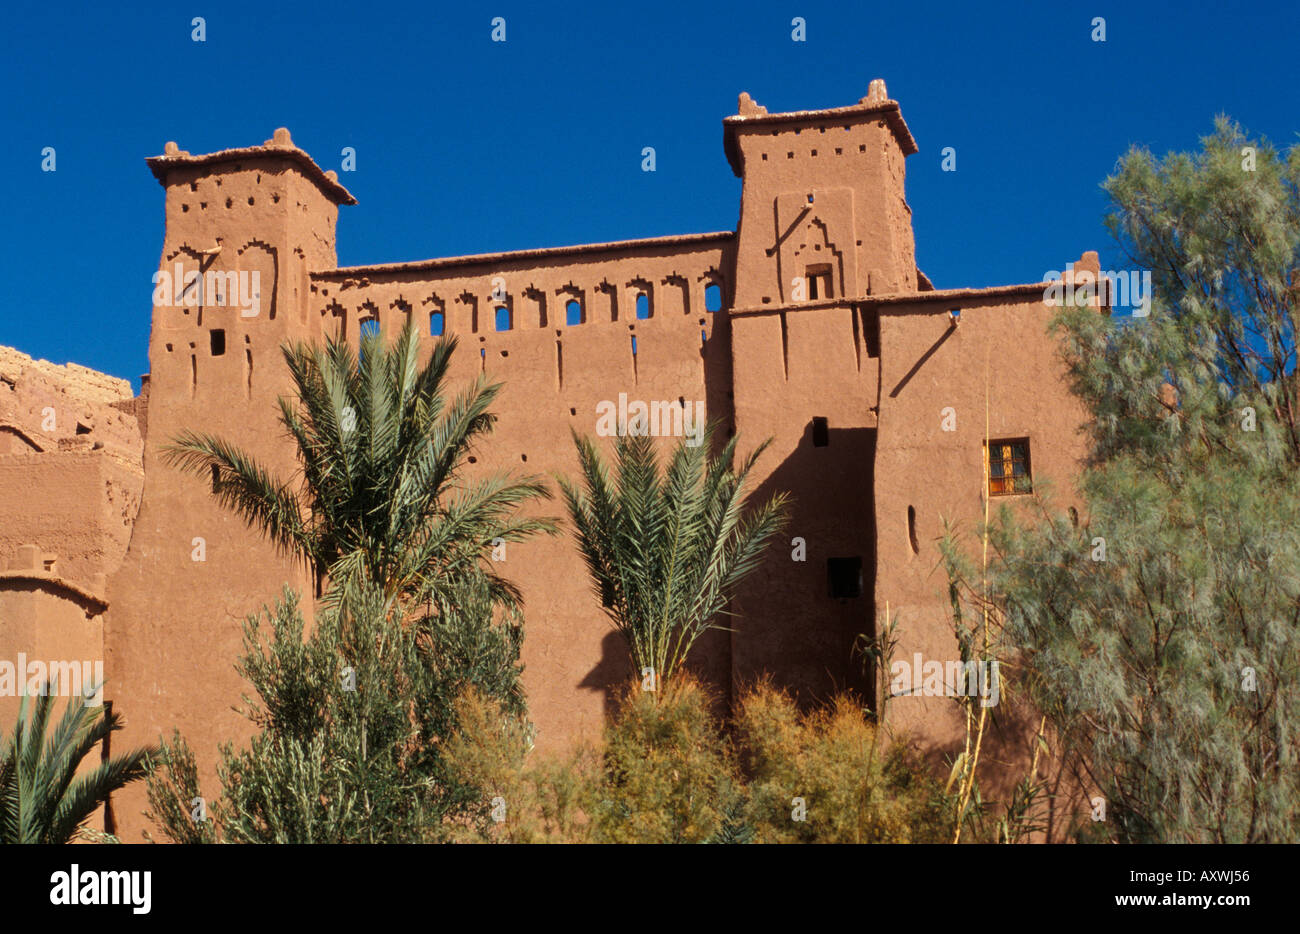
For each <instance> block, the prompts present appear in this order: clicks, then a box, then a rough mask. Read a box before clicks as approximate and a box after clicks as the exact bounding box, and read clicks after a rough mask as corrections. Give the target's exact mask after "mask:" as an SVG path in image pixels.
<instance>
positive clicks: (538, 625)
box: [312, 233, 734, 750]
mask: <svg viewBox="0 0 1300 934" xmlns="http://www.w3.org/2000/svg"><path fill="white" fill-rule="evenodd" d="M733 246H734V238H733V236H732V235H731V234H728V233H722V234H704V235H694V236H689V237H679V238H678V237H673V238H661V239H656V240H649V241H627V242H624V243H621V244H608V245H595V246H589V247H581V248H574V249H555V250H538V251H525V252H522V253H507V254H499V255H495V256H488V257H477V258H475V257H470V258H464V259H458V260H450V261H434V262H432V263H412V264H403V265H397V266H390V267H357V268H350V269H340V270H328V271H322V272H319V273H315V274H313V276H312V291H313V300H314V302H315V305H314V311H313V314H312V318H313V320H319V321H321V322H322V330H323V331H325V332H326V333H330V334H334V333H339V329H341V330H342V333H344V334H346V336H347V338H348V339H349V340H350V341H353V342H355V341H356V340H357V339H358V335H359V333H360V327H359V322H360V321H361V320H364V319H366V318H372V319H376V320H378V321H379V322H380V326H381V327H382V328H383V330H384V333H385V334H386V335H387V336H389V337H391V336H392V335H393V334H395V333H396V331H397V330H398V328H400V327H401V326H402V325H403V324H405V322H406V320H407V319H408V316H409V317H413V318H414V320H415V321H416V322H417V325H418V326H419V328H420V329H421V331H422V332H423V333H424V334H425V335H426V337H425V346H424V348H423V349H424V351H425V352H426V353H428V352H430V351H431V350H432V346H433V343H434V341H435V340H436V338H433V337H430V336H428V331H429V318H430V315H431V314H440V315H443V316H444V317H443V321H444V326H445V330H446V333H448V334H455V335H456V337H457V338H458V340H459V342H460V344H459V349H458V350H457V353H456V354H455V356H453V358H452V366H451V372H450V374H449V379H450V381H451V383H450V384H451V385H452V386H455V387H457V388H458V391H459V389H460V388H462V387H465V386H467V385H468V384H469V383H470V382H471V381H472V380H473V379H475V378H476V377H477V376H478V375H479V374H480V373H483V374H485V375H486V377H487V378H488V380H490V381H491V382H495V383H502V384H503V385H502V389H501V393H500V395H498V397H497V401H496V403H495V404H494V405H493V412H494V413H495V414H496V415H497V423H496V426H495V428H494V429H493V431H492V433H491V435H490V436H489V438H488V439H487V442H486V444H485V445H483V447H482V449H481V450H478V451H476V452H475V453H474V455H473V460H474V462H473V463H471V464H469V465H467V467H468V469H467V471H466V475H465V476H466V479H467V480H469V481H473V480H475V479H477V478H479V477H486V476H488V475H490V474H497V473H501V472H511V473H514V474H516V475H520V474H538V475H540V476H541V477H542V478H543V479H545V480H546V481H547V483H548V484H549V485H550V487H551V488H552V490H554V492H555V493H556V498H555V499H553V500H551V501H543V502H540V503H537V504H534V505H532V506H531V507H529V508H528V509H527V510H526V511H527V512H528V513H530V514H533V515H549V516H553V517H557V518H561V517H563V516H564V515H565V511H564V506H563V502H562V500H560V499H559V489H558V486H557V484H556V483H555V477H556V476H557V475H558V476H566V477H576V476H577V475H578V460H577V455H576V452H575V448H574V444H573V441H572V439H571V435H570V432H571V431H576V432H577V433H579V434H582V435H587V436H591V437H596V432H597V425H596V423H597V405H598V404H599V403H601V402H602V401H609V402H612V403H614V404H615V405H617V403H618V400H619V396H620V394H625V395H626V397H627V398H628V400H629V401H631V400H642V401H645V402H650V401H662V402H671V403H673V404H674V405H676V404H677V403H678V402H679V401H680V400H685V401H686V402H688V403H690V406H691V409H690V410H691V412H692V414H694V413H695V410H696V408H697V407H698V406H699V405H700V404H701V403H702V404H703V405H704V407H705V412H706V417H707V418H709V419H718V420H720V422H721V424H722V432H723V434H724V436H725V433H726V431H727V429H728V428H729V425H730V421H731V400H730V388H731V374H730V364H731V357H730V352H729V344H728V340H727V330H726V317H725V315H723V314H720V313H713V312H709V311H706V310H705V289H706V288H707V287H708V286H710V285H717V286H719V287H720V288H721V291H722V296H723V301H724V302H725V297H726V295H727V293H728V292H729V289H730V282H729V279H728V277H727V275H726V274H725V272H724V271H726V270H730V269H731V268H732V266H733V261H732V251H733ZM498 277H499V281H494V280H496V279H498ZM498 287H500V289H503V290H504V291H498V292H497V293H496V298H495V299H494V297H493V290H494V288H498ZM643 293H644V294H646V295H647V298H648V312H649V315H650V316H649V317H648V318H644V319H641V318H638V317H637V312H636V297H637V295H638V294H643ZM570 300H576V301H578V302H579V303H580V306H581V308H582V310H583V317H584V320H583V321H582V323H580V324H574V325H568V324H567V323H566V307H565V306H566V305H567V303H568V302H569V301H570ZM498 306H499V307H505V308H508V309H509V310H510V312H511V322H510V323H511V325H512V327H511V328H510V329H509V330H502V331H498V330H496V320H495V311H494V309H495V308H496V307H498ZM634 340H635V344H634V343H633V342H634ZM634 348H635V351H634ZM597 440H599V441H600V442H601V443H602V446H603V447H604V448H605V450H606V451H608V445H609V442H610V440H612V439H601V438H598V439H597ZM674 441H675V439H665V440H664V442H663V446H664V448H665V450H666V449H667V447H668V445H670V444H671V443H673V442H674ZM501 570H503V571H504V572H505V573H506V574H507V575H508V576H509V577H510V579H511V580H513V581H514V582H515V583H516V585H517V586H518V587H519V588H520V590H521V592H522V594H523V597H524V602H525V622H526V626H525V636H524V647H523V662H524V666H525V667H524V687H525V689H526V691H527V693H528V699H529V713H530V716H531V718H532V719H533V721H534V723H535V724H536V725H537V730H538V734H537V744H538V747H539V748H540V749H542V750H559V749H562V748H565V747H566V746H567V745H568V744H570V743H571V742H573V741H574V740H575V739H578V738H583V737H585V738H594V737H595V736H597V735H599V730H600V728H601V725H602V723H603V721H604V714H605V711H606V709H607V705H608V704H609V703H611V702H612V700H613V697H612V693H611V689H612V688H614V687H615V686H617V685H619V684H621V682H622V680H623V678H625V677H626V676H627V675H628V674H629V673H630V667H629V666H628V664H627V661H626V658H625V656H626V652H625V650H624V648H623V646H622V644H621V642H620V641H619V639H618V637H617V635H615V634H614V633H613V632H612V630H611V627H610V623H609V620H608V618H607V617H606V616H605V615H604V612H603V611H602V609H601V606H600V603H599V601H598V600H597V599H595V598H594V597H593V596H592V591H591V583H590V580H589V578H588V575H587V571H586V568H585V566H584V564H583V561H582V558H581V555H580V554H579V553H578V551H577V548H576V546H575V545H574V543H573V540H572V535H571V533H570V532H569V530H568V528H567V522H566V523H565V530H564V532H563V533H562V534H561V535H560V536H558V537H537V538H534V539H533V540H531V541H529V542H525V543H520V544H510V545H508V546H507V547H506V558H505V562H504V564H503V567H502V568H501ZM701 649H702V651H701V652H699V653H697V654H696V657H695V658H694V660H693V663H694V665H695V667H696V669H697V670H698V671H700V672H701V673H702V674H703V675H704V676H705V677H707V678H708V679H709V680H711V681H712V682H713V683H715V684H726V682H727V672H728V669H729V665H730V658H729V656H728V644H727V640H726V639H725V638H720V637H715V638H711V639H707V640H705V641H704V643H703V644H702V646H701Z"/></svg>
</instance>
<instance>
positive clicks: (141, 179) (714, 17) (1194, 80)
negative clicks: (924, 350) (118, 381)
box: [0, 0, 1300, 386]
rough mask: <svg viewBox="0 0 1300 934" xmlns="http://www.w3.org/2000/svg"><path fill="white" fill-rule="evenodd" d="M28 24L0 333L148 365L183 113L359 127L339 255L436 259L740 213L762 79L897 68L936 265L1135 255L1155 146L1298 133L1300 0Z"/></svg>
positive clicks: (778, 85)
mask: <svg viewBox="0 0 1300 934" xmlns="http://www.w3.org/2000/svg"><path fill="white" fill-rule="evenodd" d="M66 6H68V7H71V5H66ZM77 6H80V5H79V4H78V5H77ZM846 6H847V7H848V8H845V7H846ZM268 7H274V9H273V10H271V11H270V12H268V9H267V8H268ZM194 16H203V17H204V18H205V20H206V41H205V42H202V43H198V42H194V41H192V39H191V29H192V27H191V25H190V21H191V19H192V18H193V17H194ZM495 16H502V17H504V18H505V20H506V42H504V43H494V42H492V41H491V35H490V34H491V20H492V18H493V17H495ZM796 16H797V17H802V18H803V19H804V20H805V22H806V36H807V39H806V41H805V42H794V41H792V40H791V30H792V27H791V20H792V19H793V18H794V17H796ZM1097 16H1101V17H1104V18H1105V20H1106V41H1105V42H1094V41H1092V40H1091V35H1090V34H1091V32H1092V26H1091V23H1092V20H1093V18H1094V17H1097ZM3 30H4V33H5V45H6V48H5V50H4V54H3V55H0V82H2V84H3V90H4V93H3V95H0V125H3V127H4V129H5V134H4V138H5V144H4V145H3V146H0V169H2V170H3V176H0V177H3V178H5V179H6V180H8V182H9V189H8V191H7V192H5V198H4V206H3V209H0V210H3V220H4V223H3V224H2V225H0V272H2V273H3V275H4V281H5V282H6V286H7V288H6V292H7V299H8V308H7V309H5V310H4V311H3V312H2V313H0V344H6V345H10V346H16V347H18V348H19V349H20V350H23V351H24V352H26V353H29V354H32V355H33V356H37V357H43V358H46V359H50V360H54V361H55V362H59V363H62V362H65V361H68V360H72V361H76V362H78V363H81V364H84V365H86V366H91V367H94V368H95V369H99V370H103V371H106V372H109V373H113V374H115V375H118V376H122V377H126V378H130V379H132V380H133V382H135V383H136V385H137V386H138V377H139V375H140V374H141V373H142V372H143V371H145V370H146V369H147V366H148V356H147V347H148V331H149V314H150V308H149V300H150V293H151V285H150V281H149V277H150V276H151V274H152V273H153V272H154V270H155V269H156V268H157V264H158V257H159V251H160V249H161V243H162V233H163V231H162V201H163V192H162V189H161V187H159V185H158V183H157V182H156V181H155V180H154V179H153V177H152V176H151V175H150V173H149V171H148V169H147V168H146V167H145V165H144V161H143V160H144V157H146V156H150V155H155V154H158V153H160V152H161V151H162V148H163V143H164V142H165V141H166V140H170V139H174V140H176V141H177V142H178V143H179V144H180V146H181V148H183V149H188V150H190V151H191V152H194V153H199V152H208V151H211V150H215V149H223V148H226V147H230V146H243V145H249V144H255V143H260V142H261V141H262V140H264V139H266V138H268V137H269V136H270V135H271V132H272V130H273V129H274V128H275V127H277V126H287V127H289V129H290V130H291V131H292V133H293V138H294V141H295V142H296V143H297V144H298V145H299V146H301V147H303V148H304V149H306V150H307V151H308V152H309V153H311V155H312V156H313V157H314V158H315V159H316V160H317V161H318V162H319V163H320V164H321V165H322V166H323V167H325V168H327V169H328V168H334V169H338V168H339V167H340V163H341V156H340V151H341V150H342V149H343V147H345V146H352V147H354V148H355V149H356V152H357V160H356V161H357V165H356V171H355V172H351V173H345V174H343V175H342V176H341V179H342V181H343V182H344V183H345V184H346V185H347V186H348V187H349V188H350V189H351V190H352V192H353V193H354V194H355V195H356V196H357V197H358V199H359V201H360V204H359V205H357V206H355V207H350V208H344V209H342V211H341V217H340V223H339V236H338V249H339V260H340V263H342V264H345V265H355V264H361V263H372V262H386V261H397V260H414V259H425V258H429V257H434V256H445V255H456V254H462V253H476V252H486V251H495V250H511V249H525V248H529V247H537V246H559V245H563V244H570V243H584V242H595V241H603V240H616V239H627V238H634V237H650V236H659V235H665V234H675V233H689V232H699V231H710V230H727V229H734V228H735V225H736V219H737V214H738V208H739V197H740V181H739V179H736V178H735V177H734V176H732V174H731V170H730V168H729V167H728V165H727V162H726V158H725V156H724V155H723V151H722V127H721V120H722V118H723V117H724V116H726V115H728V114H731V113H734V112H735V109H736V97H737V95H738V93H739V92H740V91H748V92H750V94H752V95H753V96H754V98H755V99H756V100H757V101H758V102H759V103H761V104H763V105H764V106H766V107H767V108H768V110H769V111H773V112H776V111H779V110H799V109H808V108H819V107H835V106H842V105H845V104H851V103H854V102H856V101H857V100H858V98H860V97H862V96H864V95H865V94H866V92H867V85H868V83H869V82H870V80H871V79H872V78H876V77H882V78H884V79H885V80H886V82H887V84H888V88H889V92H890V96H891V97H893V98H895V99H896V100H898V101H899V102H900V103H901V104H902V108H903V115H904V117H905V118H906V119H907V121H908V123H909V125H910V126H911V128H912V132H913V134H914V135H915V136H916V139H917V142H918V143H919V145H920V152H919V153H918V154H917V155H915V156H912V157H911V158H909V159H908V162H907V194H908V201H909V202H910V204H911V206H912V212H913V219H914V222H915V230H916V239H917V257H918V262H919V264H920V266H921V268H922V269H923V270H925V272H926V273H927V274H928V275H929V276H930V278H931V279H932V280H933V281H934V283H935V284H936V285H937V286H938V287H941V288H944V287H951V286H967V285H969V286H983V285H996V284H999V283H1009V282H1023V281H1032V280H1035V279H1037V278H1039V277H1040V276H1042V275H1043V273H1045V272H1046V271H1047V270H1049V269H1059V268H1061V267H1062V265H1063V264H1064V263H1065V262H1067V261H1069V260H1072V259H1074V258H1076V257H1077V256H1078V255H1079V253H1080V252H1081V251H1082V250H1084V249H1097V250H1100V251H1101V253H1102V258H1103V261H1105V260H1106V259H1107V258H1108V257H1115V250H1114V247H1113V245H1112V243H1111V242H1110V240H1109V237H1108V235H1107V234H1106V232H1105V230H1104V229H1103V227H1102V222H1101V221H1102V217H1103V214H1104V211H1105V206H1106V205H1105V199H1104V196H1103V194H1102V193H1101V191H1100V189H1099V187H1098V185H1099V183H1100V182H1101V181H1102V179H1103V178H1105V176H1106V175H1107V174H1108V173H1109V172H1110V170H1111V169H1112V168H1113V166H1114V164H1115V160H1116V158H1117V157H1118V156H1119V155H1120V154H1121V153H1123V152H1124V151H1125V150H1126V149H1127V147H1128V146H1129V145H1131V144H1135V143H1137V144H1142V145H1146V146H1149V147H1150V148H1151V149H1153V150H1154V151H1156V152H1158V153H1163V152H1166V151H1168V150H1171V149H1190V148H1194V147H1195V146H1196V145H1197V140H1198V139H1199V137H1201V136H1202V135H1205V134H1207V133H1208V132H1209V131H1210V129H1211V127H1212V121H1213V118H1214V115H1215V114H1216V113H1220V112H1225V113H1228V114H1229V115H1231V116H1232V117H1234V118H1235V119H1237V120H1238V121H1240V122H1241V123H1242V124H1243V125H1244V126H1245V127H1246V129H1247V130H1248V131H1249V132H1250V133H1252V134H1255V135H1257V136H1266V137H1268V138H1269V139H1270V140H1272V142H1274V143H1275V144H1278V145H1281V146H1290V145H1291V144H1292V143H1293V142H1294V141H1295V139H1296V135H1295V134H1296V130H1297V129H1300V127H1298V126H1297V124H1298V123H1300V119H1298V117H1300V106H1298V105H1300V82H1297V80H1296V79H1297V66H1296V58H1295V50H1294V42H1295V36H1296V35H1297V34H1298V33H1300V5H1296V4H1293V3H1284V4H1281V3H1279V4H1270V3H1250V4H1238V5H1228V4H1208V3H1178V4H1170V3H1163V4H1149V3H1135V2H1125V3H1111V2H1097V0H1093V2H1083V3H1074V2H1063V3H1006V4H997V3H985V2H981V3H978V4H976V3H970V2H952V3H934V4H925V3H912V2H901V3H874V2H870V3H869V2H864V3H854V4H849V5H845V4H842V3H820V2H817V3H815V2H807V0H782V2H777V3H772V2H750V3H740V4H719V5H706V4H702V3H691V4H674V3H644V2H643V3H631V4H621V3H615V4H608V5H605V4H547V5H540V4H519V3H499V2H493V3H476V2H466V3H458V4H456V5H454V6H442V5H437V4H427V3H426V4H419V3H410V4H383V3H380V2H368V3H355V2H350V3H332V2H320V3H313V4H303V5H301V6H298V5H293V4H280V3H277V4H266V3H229V2H210V0H197V2H193V3H189V4H185V5H184V6H183V7H178V6H176V5H175V4H144V3H136V4H127V5H126V8H125V9H112V8H110V6H109V5H95V6H93V7H89V8H87V9H70V8H69V9H64V8H62V7H61V6H60V5H56V6H54V7H47V8H41V7H40V6H38V5H36V4H29V5H25V6H24V8H22V9H10V10H7V11H6V18H5V21H4V24H3ZM46 146H52V147H54V148H55V151H56V153H57V171H55V172H52V173H47V172H42V171H41V152H42V149H43V148H44V147H46ZM644 146H653V147H655V150H656V153H657V171H656V172H654V173H646V172H642V171H641V149H642V147H644ZM945 146H952V147H954V148H955V149H956V151H957V171H956V172H950V173H946V172H943V171H941V169H940V163H941V155H940V153H941V150H942V149H943V148H944V147H945ZM1103 268H1104V264H1103Z"/></svg>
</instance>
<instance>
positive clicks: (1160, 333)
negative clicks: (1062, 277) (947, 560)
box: [951, 120, 1300, 843]
mask: <svg viewBox="0 0 1300 934" xmlns="http://www.w3.org/2000/svg"><path fill="white" fill-rule="evenodd" d="M1203 143H1204V147H1203V150H1202V151H1201V152H1200V153H1197V154H1195V155H1182V154H1175V155H1171V156H1168V157H1166V158H1165V159H1163V160H1156V159H1155V158H1153V157H1152V156H1151V155H1150V154H1149V153H1147V152H1144V151H1141V150H1135V151H1133V152H1131V153H1129V154H1128V155H1127V156H1126V157H1125V158H1124V159H1123V160H1122V161H1121V163H1120V165H1119V167H1118V169H1117V171H1116V173H1115V175H1114V176H1112V177H1111V178H1110V179H1109V180H1108V181H1107V183H1106V188H1107V190H1108V192H1109V193H1110V195H1111V198H1112V199H1113V203H1114V209H1113V213H1112V216H1111V227H1112V229H1113V230H1114V231H1115V233H1116V234H1117V236H1118V237H1119V238H1120V242H1121V244H1122V245H1123V246H1124V248H1125V249H1126V251H1127V252H1128V253H1129V255H1130V256H1131V257H1132V258H1133V259H1134V261H1135V262H1136V263H1137V264H1138V265H1139V266H1145V267H1147V268H1150V269H1151V270H1152V279H1153V284H1154V291H1155V300H1154V304H1153V308H1152V312H1151V315H1150V317H1149V318H1136V319H1118V318H1110V317H1106V316H1099V315H1097V314H1096V313H1095V312H1090V311H1087V310H1078V309H1070V310H1067V311H1066V312H1064V313H1063V314H1062V315H1060V316H1059V318H1058V320H1057V322H1056V327H1057V328H1058V329H1059V332H1060V333H1061V335H1062V336H1063V338H1064V342H1065V354H1066V360H1067V363H1068V365H1069V367H1070V372H1071V374H1072V377H1073V381H1074V386H1075V390H1076V392H1077V393H1078V395H1079V397H1080V398H1081V399H1082V400H1083V402H1084V403H1085V404H1086V406H1087V407H1088V409H1089V410H1090V411H1091V412H1092V413H1093V416H1094V421H1093V423H1092V426H1091V430H1092V441H1093V450H1092V455H1091V458H1090V462H1089V465H1088V468H1087V469H1086V471H1085V472H1084V474H1083V476H1082V478H1081V481H1080V493H1081V496H1082V499H1083V504H1084V505H1083V507H1082V508H1081V509H1080V510H1079V513H1080V518H1079V519H1078V521H1077V523H1076V521H1075V520H1074V519H1073V518H1072V517H1071V518H1067V517H1066V516H1065V515H1064V514H1062V513H1061V512H1059V511H1058V510H1057V509H1056V508H1055V507H1054V504H1053V502H1052V501H1051V500H1050V499H1048V498H1046V497H1042V496H1036V497H1035V500H1034V501H1033V506H1034V508H1033V509H1032V510H1029V511H1027V512H1022V513H1020V514H1019V515H1016V514H1013V513H1012V512H1010V511H1009V510H1005V509H1004V510H1003V512H1002V514H1001V515H1000V516H999V517H998V518H997V520H996V521H995V522H994V523H993V525H992V528H991V530H990V543H991V546H992V548H993V551H994V553H995V555H996V558H997V560H996V562H995V563H994V566H993V567H992V568H991V569H990V576H991V582H992V587H991V590H990V592H991V593H992V594H994V595H996V599H997V603H998V605H999V606H1000V607H1003V608H1005V621H1006V628H1005V636H1006V638H1007V640H1008V641H1009V642H1010V643H1011V644H1012V645H1014V646H1016V647H1017V648H1018V652H1019V662H1020V665H1021V666H1022V670H1023V673H1022V675H1021V680H1022V682H1023V684H1024V685H1025V687H1026V688H1027V689H1028V691H1029V693H1030V696H1031V697H1032V699H1033V701H1034V703H1035V704H1036V706H1037V707H1038V709H1040V710H1041V711H1042V712H1043V713H1045V714H1046V715H1047V718H1048V721H1049V723H1050V724H1051V725H1052V727H1053V730H1054V732H1055V733H1056V735H1057V736H1058V737H1059V738H1060V742H1061V743H1062V744H1063V752H1064V754H1065V755H1066V757H1067V759H1068V760H1069V761H1070V762H1071V763H1072V764H1073V766H1074V767H1075V768H1076V769H1077V770H1078V773H1079V775H1080V777H1081V781H1082V785H1083V792H1084V794H1085V795H1086V796H1091V795H1095V794H1099V795H1101V796H1102V797H1104V798H1105V799H1106V800H1107V805H1108V807H1107V820H1106V821H1105V822H1104V823H1101V822H1098V823H1096V824H1091V822H1086V823H1088V824H1091V826H1089V827H1087V830H1088V835H1089V838H1092V839H1096V838H1100V839H1109V840H1116V841H1132V842H1234V843H1242V842H1281V841H1296V840H1298V839H1300V768H1297V765H1300V762H1298V761H1297V753H1298V752H1300V732H1298V730H1300V630H1298V629H1297V626H1298V623H1300V531H1298V530H1300V476H1298V475H1297V471H1296V468H1297V466H1300V435H1298V434H1297V422H1296V416H1297V400H1296V385H1297V384H1296V380H1295V375H1294V367H1295V362H1296V354H1295V349H1296V348H1295V334H1296V329H1295V328H1296V315H1297V302H1296V299H1297V293H1296V291H1295V290H1294V289H1293V288H1292V283H1293V282H1294V281H1295V280H1294V279H1293V276H1294V273H1295V270H1296V268H1297V265H1298V264H1297V259H1298V256H1297V249H1298V248H1300V149H1292V150H1291V152H1290V153H1288V154H1287V155H1286V156H1285V157H1283V156H1280V155H1279V154H1278V153H1276V152H1275V151H1274V150H1273V149H1272V148H1271V147H1269V146H1267V145H1266V144H1263V143H1258V142H1254V141H1251V140H1248V139H1246V138H1245V137H1244V136H1243V135H1242V133H1241V131H1240V129H1239V128H1237V127H1236V126H1235V125H1232V124H1230V123H1228V122H1227V121H1226V120H1220V121H1219V123H1218V125H1217V127H1216V132H1215V134H1214V135H1213V136H1211V137H1209V138H1207V139H1206V140H1204V141H1203ZM1247 146H1252V147H1254V149H1255V153H1256V156H1255V159H1256V162H1255V169H1254V171H1249V170H1247V169H1245V168H1243V158H1244V156H1243V152H1242V150H1243V148H1244V147H1247ZM951 570H952V572H953V576H954V579H959V580H962V581H965V582H966V583H967V584H968V585H969V582H970V581H972V580H975V579H976V577H977V574H976V573H975V572H974V571H973V569H972V568H970V567H969V566H964V567H963V566H961V565H960V562H957V563H955V564H954V566H953V567H952V568H951ZM972 593H973V592H972V591H971V590H970V589H968V595H971V594H972ZM1078 804H1080V805H1082V804H1083V802H1078Z"/></svg>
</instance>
